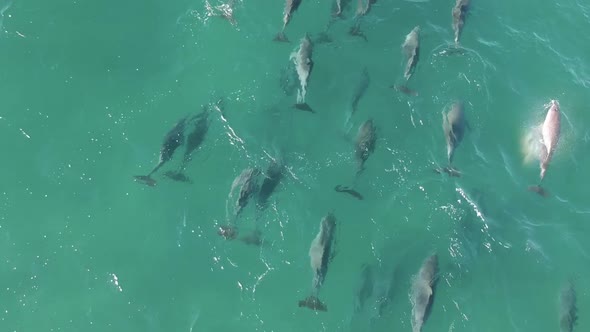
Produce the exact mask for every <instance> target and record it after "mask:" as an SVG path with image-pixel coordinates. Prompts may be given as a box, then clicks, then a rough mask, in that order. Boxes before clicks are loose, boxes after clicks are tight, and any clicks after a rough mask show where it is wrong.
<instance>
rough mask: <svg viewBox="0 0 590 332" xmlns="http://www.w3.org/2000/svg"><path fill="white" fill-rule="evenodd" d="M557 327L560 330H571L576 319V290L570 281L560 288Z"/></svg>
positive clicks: (567, 331)
mask: <svg viewBox="0 0 590 332" xmlns="http://www.w3.org/2000/svg"><path fill="white" fill-rule="evenodd" d="M559 306H560V310H559V327H560V332H572V331H573V330H574V326H575V325H576V321H577V319H578V317H577V312H578V308H577V307H576V291H575V290H574V285H573V284H572V283H571V282H568V284H567V285H566V286H565V287H564V288H563V289H562V290H561V294H560V296H559Z"/></svg>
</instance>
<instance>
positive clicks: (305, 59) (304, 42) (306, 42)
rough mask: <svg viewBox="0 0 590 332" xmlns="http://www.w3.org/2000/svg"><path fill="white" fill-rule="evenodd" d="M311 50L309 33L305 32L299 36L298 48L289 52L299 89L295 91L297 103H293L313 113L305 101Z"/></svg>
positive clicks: (309, 72) (311, 66) (310, 68)
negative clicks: (301, 36)
mask: <svg viewBox="0 0 590 332" xmlns="http://www.w3.org/2000/svg"><path fill="white" fill-rule="evenodd" d="M312 52H313V45H312V43H311V39H309V35H307V34H306V35H305V36H304V37H303V38H301V42H300V44H299V49H298V50H297V51H295V52H293V53H291V56H290V59H291V60H293V63H295V69H296V70H297V76H298V78H299V83H300V89H299V91H297V104H295V107H296V108H298V109H301V110H304V111H309V112H312V113H313V110H312V109H311V107H309V105H308V104H307V103H306V102H305V96H306V94H307V85H308V83H309V77H310V75H311V71H312V69H313V60H312V59H311V57H312Z"/></svg>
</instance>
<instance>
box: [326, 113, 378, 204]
mask: <svg viewBox="0 0 590 332" xmlns="http://www.w3.org/2000/svg"><path fill="white" fill-rule="evenodd" d="M376 141H377V128H376V127H375V124H374V123H373V119H369V120H367V121H365V122H363V124H361V125H360V127H359V129H358V132H357V135H356V139H355V142H354V155H355V159H356V161H357V171H356V175H355V178H354V183H356V181H357V179H358V177H359V175H360V174H361V173H362V172H363V170H364V169H365V162H366V161H367V159H369V156H371V154H373V152H374V151H375V142H376ZM334 190H335V191H337V192H340V193H346V194H349V195H351V196H353V197H354V198H356V199H358V200H362V199H363V196H362V195H361V194H360V193H359V192H358V191H356V190H354V189H352V188H351V187H347V186H343V185H337V186H336V187H334Z"/></svg>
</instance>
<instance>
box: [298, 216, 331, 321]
mask: <svg viewBox="0 0 590 332" xmlns="http://www.w3.org/2000/svg"><path fill="white" fill-rule="evenodd" d="M335 231H336V217H335V216H334V214H333V213H329V214H328V215H327V216H325V217H324V218H322V221H321V223H320V231H319V232H318V234H317V235H316V237H315V238H314V239H313V241H312V242H311V247H310V248H309V257H310V262H311V269H312V270H313V282H312V290H313V291H312V295H310V296H309V297H307V298H306V299H304V300H301V301H299V306H300V307H307V308H310V309H312V310H316V311H327V310H328V308H327V307H326V305H325V304H324V303H322V301H320V299H319V298H318V294H319V291H320V288H321V287H322V285H323V284H324V280H325V279H326V274H327V273H328V264H329V263H330V261H331V259H332V257H333V255H334V248H333V245H334V236H335Z"/></svg>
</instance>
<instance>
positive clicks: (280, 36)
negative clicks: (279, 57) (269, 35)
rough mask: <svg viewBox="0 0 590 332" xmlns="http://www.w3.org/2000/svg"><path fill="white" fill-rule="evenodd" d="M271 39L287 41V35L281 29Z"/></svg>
mask: <svg viewBox="0 0 590 332" xmlns="http://www.w3.org/2000/svg"><path fill="white" fill-rule="evenodd" d="M273 41H276V42H282V43H288V42H289V39H288V38H287V35H285V32H283V31H281V32H279V33H277V35H276V36H275V38H274V39H273Z"/></svg>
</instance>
